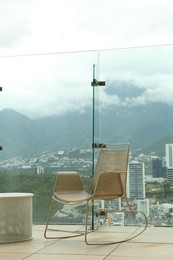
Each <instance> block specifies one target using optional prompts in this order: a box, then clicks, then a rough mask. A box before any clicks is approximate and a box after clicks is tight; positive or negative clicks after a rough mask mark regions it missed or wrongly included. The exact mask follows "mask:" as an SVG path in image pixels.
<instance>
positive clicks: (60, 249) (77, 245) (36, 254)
mask: <svg viewBox="0 0 173 260" xmlns="http://www.w3.org/2000/svg"><path fill="white" fill-rule="evenodd" d="M44 228H45V227H44V226H42V225H34V226H33V239H32V240H30V241H25V242H19V243H7V244H0V259H3V260H21V259H27V260H40V259H41V260H54V259H56V260H57V259H60V260H69V259H70V260H73V259H74V260H89V259H90V260H92V259H94V260H101V259H102V260H103V259H106V260H116V259H120V260H139V259H140V260H142V259H144V260H147V259H149V260H156V259H157V260H159V259H164V260H168V259H169V260H171V259H172V256H173V228H168V227H163V228H162V227H160V228H159V227H158V228H156V227H148V228H147V230H146V231H145V232H144V233H143V234H142V235H140V236H139V237H137V238H135V239H133V240H131V241H129V242H126V243H121V244H116V245H107V246H103V245H99V246H98V245H94V246H93V245H92V246H91V245H89V246H88V245H86V244H85V242H84V237H83V236H81V237H77V238H70V239H64V240H56V239H54V240H52V239H51V240H47V239H45V238H44V236H43V233H44ZM66 228H75V229H76V226H66ZM135 229H136V228H135ZM135 229H134V227H104V228H103V229H101V230H100V231H97V232H96V233H94V234H90V235H89V236H90V238H91V239H95V240H97V241H101V238H104V240H105V241H108V240H110V239H111V238H112V237H113V236H114V238H122V237H124V238H125V237H128V236H129V234H131V233H132V232H133V231H134V230H135Z"/></svg>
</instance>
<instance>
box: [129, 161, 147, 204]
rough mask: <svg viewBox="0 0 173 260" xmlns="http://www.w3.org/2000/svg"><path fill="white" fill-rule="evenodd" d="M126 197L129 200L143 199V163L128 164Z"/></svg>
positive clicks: (133, 162)
mask: <svg viewBox="0 0 173 260" xmlns="http://www.w3.org/2000/svg"><path fill="white" fill-rule="evenodd" d="M127 197H128V198H130V199H144V198H145V168H144V163H143V162H137V161H132V162H130V163H129V170H128V177H127Z"/></svg>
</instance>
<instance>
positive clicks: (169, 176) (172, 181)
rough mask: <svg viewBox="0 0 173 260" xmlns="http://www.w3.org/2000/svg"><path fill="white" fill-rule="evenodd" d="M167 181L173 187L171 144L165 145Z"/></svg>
mask: <svg viewBox="0 0 173 260" xmlns="http://www.w3.org/2000/svg"><path fill="white" fill-rule="evenodd" d="M165 149H166V168H167V179H168V181H169V183H170V184H171V185H173V144H166V146H165Z"/></svg>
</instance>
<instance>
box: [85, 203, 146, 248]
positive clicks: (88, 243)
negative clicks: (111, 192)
mask: <svg viewBox="0 0 173 260" xmlns="http://www.w3.org/2000/svg"><path fill="white" fill-rule="evenodd" d="M123 199H125V201H126V203H127V206H128V207H129V210H117V212H129V213H132V214H136V213H141V214H142V215H143V216H144V220H145V225H144V228H143V229H142V231H141V232H139V233H138V234H136V235H135V232H134V233H132V234H131V235H130V236H129V237H128V238H127V239H123V240H120V241H113V242H103V243H101V242H100V243H96V242H88V237H87V235H88V232H87V226H88V203H89V202H87V204H86V225H85V243H86V244H87V245H113V244H119V243H124V242H127V241H130V240H132V239H134V238H136V237H138V236H139V235H141V234H142V233H143V232H144V231H145V230H146V228H147V224H148V221H147V216H146V215H145V213H144V212H143V211H134V210H133V209H132V207H131V205H130V203H129V201H128V200H127V198H123ZM113 211H114V210H113ZM114 212H116V210H115V211H114ZM94 231H95V230H93V232H94ZM90 233H91V232H90ZM133 234H134V235H133Z"/></svg>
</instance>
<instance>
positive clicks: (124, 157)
mask: <svg viewBox="0 0 173 260" xmlns="http://www.w3.org/2000/svg"><path fill="white" fill-rule="evenodd" d="M129 149H130V145H129V143H121V144H104V145H102V147H101V150H100V153H99V157H98V160H97V164H96V167H95V172H94V177H93V189H94V188H95V185H96V183H97V181H98V179H99V177H100V175H101V174H103V173H104V175H105V174H106V173H111V172H112V173H114V175H116V173H117V176H116V177H114V180H115V178H116V180H119V182H121V187H120V185H119V188H120V189H121V193H125V192H126V191H125V189H126V179H127V169H128V159H129ZM116 182H117V181H116ZM117 184H118V183H117ZM112 186H113V185H112ZM105 188H106V187H105ZM115 188H116V185H115Z"/></svg>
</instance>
